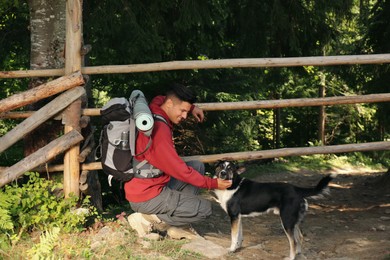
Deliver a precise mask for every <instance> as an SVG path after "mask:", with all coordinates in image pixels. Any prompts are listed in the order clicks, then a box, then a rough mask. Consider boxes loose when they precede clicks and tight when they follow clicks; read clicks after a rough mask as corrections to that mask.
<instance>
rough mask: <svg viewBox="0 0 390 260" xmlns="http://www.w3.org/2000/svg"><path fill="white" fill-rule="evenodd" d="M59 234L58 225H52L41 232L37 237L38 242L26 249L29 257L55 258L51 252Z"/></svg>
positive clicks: (37, 259)
mask: <svg viewBox="0 0 390 260" xmlns="http://www.w3.org/2000/svg"><path fill="white" fill-rule="evenodd" d="M59 234H60V228H59V227H52V228H51V229H49V230H48V231H46V232H43V233H42V234H41V235H40V237H39V240H40V241H39V243H38V244H35V245H34V246H33V247H32V248H31V249H30V250H28V251H27V255H28V256H29V258H30V259H33V260H39V259H55V258H54V257H53V255H52V254H53V249H54V247H55V246H56V245H57V243H58V240H59Z"/></svg>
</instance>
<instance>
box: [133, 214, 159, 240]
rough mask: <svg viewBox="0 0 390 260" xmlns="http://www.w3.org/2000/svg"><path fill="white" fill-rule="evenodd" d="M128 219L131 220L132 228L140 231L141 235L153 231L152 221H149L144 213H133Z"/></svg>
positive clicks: (139, 234)
mask: <svg viewBox="0 0 390 260" xmlns="http://www.w3.org/2000/svg"><path fill="white" fill-rule="evenodd" d="M127 220H128V221H129V224H130V226H131V228H132V229H134V230H135V231H136V232H137V233H138V236H139V237H144V236H145V235H146V234H148V233H150V232H151V231H152V226H153V225H152V222H150V221H148V220H147V219H146V218H145V217H144V214H142V213H138V212H137V213H133V214H131V215H130V216H129V217H128V218H127Z"/></svg>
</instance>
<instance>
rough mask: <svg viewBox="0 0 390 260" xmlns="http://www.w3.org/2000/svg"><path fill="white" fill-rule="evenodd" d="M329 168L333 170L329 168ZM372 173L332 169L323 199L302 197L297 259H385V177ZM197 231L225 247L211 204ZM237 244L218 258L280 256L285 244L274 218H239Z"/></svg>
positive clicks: (284, 177)
mask: <svg viewBox="0 0 390 260" xmlns="http://www.w3.org/2000/svg"><path fill="white" fill-rule="evenodd" d="M333 172H334V171H333ZM388 174H390V173H378V172H376V173H375V172H364V173H362V172H352V171H344V172H338V176H337V178H336V179H335V180H334V181H333V182H332V184H331V185H330V189H331V194H330V195H329V196H327V197H326V198H325V199H320V200H313V199H308V202H309V210H308V214H307V215H306V217H305V219H304V222H303V223H302V225H301V229H302V233H303V235H304V244H303V249H302V253H303V256H302V257H301V258H300V259H343V260H347V259H390V188H389V187H390V185H389V179H390V178H389V176H387V178H386V180H387V182H384V180H385V178H384V177H385V175H388ZM321 175H322V174H318V173H313V172H299V173H280V174H279V173H278V174H277V175H275V174H269V175H261V177H258V178H257V180H258V181H282V182H289V183H293V184H295V185H300V186H312V185H315V184H316V183H317V182H318V180H319V179H320V178H321V177H322V176H321ZM194 228H195V229H196V230H197V231H198V233H199V234H200V235H202V236H203V237H205V238H206V239H207V240H210V241H212V242H214V243H215V244H217V245H220V246H223V247H226V248H228V247H229V246H230V225H229V218H228V217H227V214H226V213H225V212H224V211H223V210H222V209H221V208H220V206H219V205H218V204H216V203H215V202H214V203H213V215H212V216H211V217H210V219H209V220H208V221H207V222H206V221H205V222H202V223H198V224H196V225H194ZM243 231H244V242H243V247H242V248H241V249H240V250H239V251H238V252H236V253H234V254H230V255H225V256H223V257H221V259H257V260H261V259H267V260H271V259H283V258H284V257H287V256H288V252H289V246H288V240H287V237H286V236H285V234H284V232H283V229H282V227H281V223H280V220H279V217H278V216H276V215H262V216H257V217H251V218H243Z"/></svg>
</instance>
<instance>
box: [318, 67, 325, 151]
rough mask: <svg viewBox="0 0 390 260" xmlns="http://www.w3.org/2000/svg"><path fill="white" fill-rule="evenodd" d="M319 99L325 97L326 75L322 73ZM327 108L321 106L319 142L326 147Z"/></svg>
mask: <svg viewBox="0 0 390 260" xmlns="http://www.w3.org/2000/svg"><path fill="white" fill-rule="evenodd" d="M318 96H319V98H323V97H325V75H324V74H323V73H321V84H320V86H319V91H318ZM325 118H326V114H325V106H320V109H319V116H318V141H319V142H320V143H321V145H325Z"/></svg>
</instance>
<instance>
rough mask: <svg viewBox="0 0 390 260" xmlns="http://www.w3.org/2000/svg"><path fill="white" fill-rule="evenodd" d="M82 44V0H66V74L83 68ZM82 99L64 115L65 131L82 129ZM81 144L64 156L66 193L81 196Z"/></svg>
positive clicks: (66, 195) (73, 104) (66, 194)
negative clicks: (80, 121)
mask: <svg viewBox="0 0 390 260" xmlns="http://www.w3.org/2000/svg"><path fill="white" fill-rule="evenodd" d="M81 44H82V0H67V1H66V48H65V50H66V51H65V74H66V75H68V74H71V73H73V72H74V71H78V70H81V53H80V51H81ZM80 117H81V100H80V99H79V100H78V101H76V102H74V103H72V104H71V105H70V106H69V107H68V108H67V110H66V112H65V113H64V116H63V123H64V124H65V128H64V132H65V134H66V133H69V132H71V131H73V130H74V129H76V130H77V131H80V126H79V124H80V123H79V120H80ZM79 154H80V146H79V144H76V145H74V146H73V147H71V148H70V149H69V151H68V152H66V153H65V156H64V194H65V197H68V196H69V194H70V193H73V194H75V195H76V196H79V194H80V190H79V178H80V163H79V160H78V158H79Z"/></svg>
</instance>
